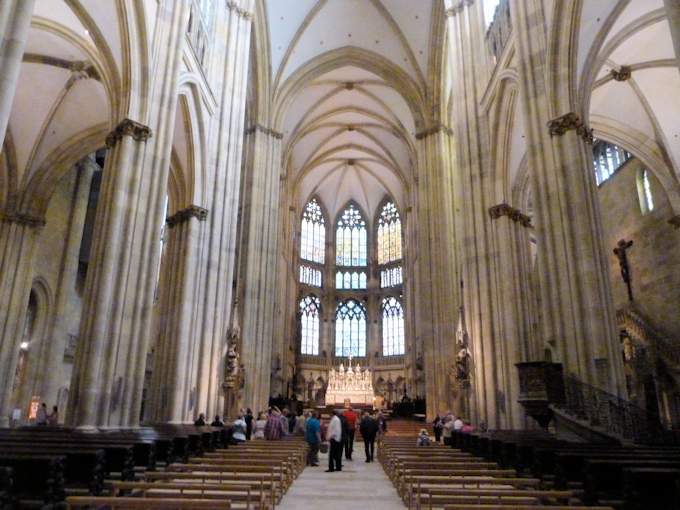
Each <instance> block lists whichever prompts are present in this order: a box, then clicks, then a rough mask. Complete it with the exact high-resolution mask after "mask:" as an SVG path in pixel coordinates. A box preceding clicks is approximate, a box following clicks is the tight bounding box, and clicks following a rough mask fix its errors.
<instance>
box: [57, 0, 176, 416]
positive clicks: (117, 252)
mask: <svg viewBox="0 0 680 510" xmlns="http://www.w3.org/2000/svg"><path fill="white" fill-rule="evenodd" d="M188 13H189V9H188V4H187V0H169V1H167V2H164V3H163V4H162V6H161V8H160V9H159V11H158V15H157V20H156V27H157V28H156V31H155V40H154V41H153V43H154V44H153V46H154V47H157V48H158V53H157V54H155V55H154V61H153V62H152V69H151V76H152V78H153V79H152V82H151V86H150V87H151V90H150V92H149V93H150V96H149V98H148V101H149V104H147V105H145V106H146V107H147V109H148V111H149V118H150V120H151V124H152V125H153V126H154V128H155V129H154V131H155V134H154V138H153V139H152V141H149V142H147V141H148V140H149V139H150V138H151V133H152V131H151V128H149V127H147V126H145V125H143V124H141V123H139V122H136V121H134V120H131V119H129V118H126V119H124V120H123V121H122V122H120V123H119V124H118V126H117V127H116V128H115V129H114V130H113V131H112V132H111V134H109V136H108V137H107V139H106V144H107V146H108V147H109V153H108V155H107V158H106V164H105V168H104V173H103V176H102V185H101V195H100V197H101V198H100V201H99V204H98V206H97V215H96V219H95V226H94V232H93V244H92V255H91V262H90V264H91V265H90V270H89V271H88V274H87V280H86V285H85V298H84V304H83V319H82V321H81V325H80V334H79V342H78V348H77V351H76V360H75V364H74V367H73V376H72V380H71V398H70V399H69V406H68V407H69V408H68V412H67V422H68V423H69V424H70V425H75V426H80V427H93V426H113V427H115V426H123V427H129V426H136V425H137V424H138V423H139V416H140V410H141V402H142V390H143V386H144V373H145V368H146V358H147V351H148V345H149V336H150V331H151V322H152V307H153V295H154V289H155V286H156V276H157V275H156V271H157V267H158V260H159V257H160V250H159V249H158V247H159V244H160V235H161V225H162V221H163V212H164V200H165V196H166V194H167V182H168V172H169V166H170V152H171V149H172V139H173V132H174V124H175V114H176V109H177V83H178V77H179V68H180V63H181V58H182V46H183V44H184V41H185V35H184V31H185V29H186V23H187V17H188ZM134 99H135V100H138V99H139V100H141V98H134ZM133 103H134V101H133Z"/></svg>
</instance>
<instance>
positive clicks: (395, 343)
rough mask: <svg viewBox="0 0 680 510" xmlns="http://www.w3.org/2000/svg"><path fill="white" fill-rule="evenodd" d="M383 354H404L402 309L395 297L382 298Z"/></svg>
mask: <svg viewBox="0 0 680 510" xmlns="http://www.w3.org/2000/svg"><path fill="white" fill-rule="evenodd" d="M382 339H383V356H399V355H401V354H404V352H405V346H404V309H403V308H402V307H401V303H400V302H399V300H398V299H397V298H395V297H386V298H385V299H383V300H382Z"/></svg>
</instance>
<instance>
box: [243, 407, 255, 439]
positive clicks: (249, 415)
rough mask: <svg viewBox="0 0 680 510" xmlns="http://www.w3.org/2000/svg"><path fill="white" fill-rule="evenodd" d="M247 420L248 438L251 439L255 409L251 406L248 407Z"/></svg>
mask: <svg viewBox="0 0 680 510" xmlns="http://www.w3.org/2000/svg"><path fill="white" fill-rule="evenodd" d="M245 420H246V440H247V441H250V437H251V436H252V434H253V420H254V417H253V411H252V410H251V409H250V407H249V408H247V409H246V415H245Z"/></svg>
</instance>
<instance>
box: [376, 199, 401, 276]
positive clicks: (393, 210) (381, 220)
mask: <svg viewBox="0 0 680 510" xmlns="http://www.w3.org/2000/svg"><path fill="white" fill-rule="evenodd" d="M377 250H378V265H379V266H380V287H381V288H383V289H384V288H387V287H396V286H398V285H401V284H402V281H403V279H402V270H401V259H402V237H401V217H400V216H399V211H398V210H397V206H396V205H394V202H392V201H391V200H390V201H387V202H385V204H384V205H383V207H382V209H381V210H380V216H379V217H378V236H377Z"/></svg>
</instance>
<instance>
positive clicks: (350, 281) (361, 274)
mask: <svg viewBox="0 0 680 510" xmlns="http://www.w3.org/2000/svg"><path fill="white" fill-rule="evenodd" d="M335 288H336V289H338V290H365V289H366V272H365V271H353V272H350V271H337V272H336V273H335Z"/></svg>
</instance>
